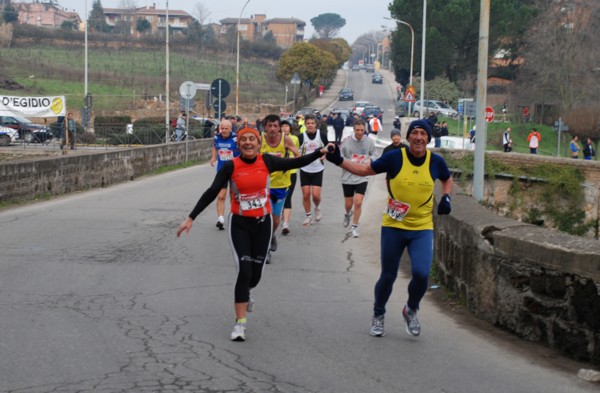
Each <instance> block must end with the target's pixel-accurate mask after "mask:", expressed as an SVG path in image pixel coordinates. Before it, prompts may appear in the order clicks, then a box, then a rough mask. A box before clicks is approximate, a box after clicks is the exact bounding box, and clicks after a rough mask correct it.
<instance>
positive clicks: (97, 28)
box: [88, 0, 110, 33]
mask: <svg viewBox="0 0 600 393" xmlns="http://www.w3.org/2000/svg"><path fill="white" fill-rule="evenodd" d="M88 24H89V27H90V30H91V31H94V32H96V33H108V32H110V26H109V25H108V24H107V23H106V18H105V16H104V7H102V3H101V1H100V0H94V3H92V11H91V12H90V15H89V19H88Z"/></svg>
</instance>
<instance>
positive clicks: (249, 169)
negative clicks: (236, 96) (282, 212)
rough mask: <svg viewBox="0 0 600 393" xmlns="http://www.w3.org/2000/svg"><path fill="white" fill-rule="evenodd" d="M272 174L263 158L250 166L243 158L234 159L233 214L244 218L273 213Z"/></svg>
mask: <svg viewBox="0 0 600 393" xmlns="http://www.w3.org/2000/svg"><path fill="white" fill-rule="evenodd" d="M269 183H270V173H269V170H268V169H267V166H266V165H265V162H264V160H263V157H262V155H261V154H259V155H258V156H257V157H256V161H255V162H253V163H251V164H248V163H246V162H244V161H243V160H242V159H241V157H236V158H234V159H233V174H232V175H231V180H230V184H231V193H232V198H231V213H233V214H237V215H239V216H244V217H257V218H258V217H262V216H266V215H267V214H270V213H271V200H270V198H269V186H270V184H269Z"/></svg>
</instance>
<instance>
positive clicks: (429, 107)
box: [413, 100, 458, 119]
mask: <svg viewBox="0 0 600 393" xmlns="http://www.w3.org/2000/svg"><path fill="white" fill-rule="evenodd" d="M421 108H423V115H425V116H427V115H429V113H430V112H433V113H435V114H436V115H437V116H440V115H441V116H445V117H449V118H451V119H455V118H457V117H458V112H457V111H456V109H454V108H452V107H451V106H449V105H448V104H446V103H445V102H443V101H437V100H425V106H423V104H422V103H421V100H419V101H417V102H415V104H414V105H413V116H415V117H419V113H420V112H421Z"/></svg>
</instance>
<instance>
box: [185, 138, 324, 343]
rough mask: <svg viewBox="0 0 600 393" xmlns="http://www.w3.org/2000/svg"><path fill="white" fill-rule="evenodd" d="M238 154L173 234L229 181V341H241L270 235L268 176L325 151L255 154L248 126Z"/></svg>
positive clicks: (188, 223) (257, 143) (255, 142)
mask: <svg viewBox="0 0 600 393" xmlns="http://www.w3.org/2000/svg"><path fill="white" fill-rule="evenodd" d="M237 138H238V139H237V141H238V147H239V150H240V153H241V155H240V156H239V157H236V158H235V159H233V160H231V161H227V162H226V163H225V164H223V167H222V168H221V170H219V172H217V174H216V176H215V179H214V180H213V183H212V184H211V186H210V187H209V188H208V189H207V190H206V191H205V192H204V193H203V194H202V196H201V197H200V199H199V200H198V203H196V206H195V207H194V209H193V210H192V212H191V213H190V215H189V216H188V217H187V218H186V219H185V220H183V222H182V223H181V225H179V228H178V229H177V237H179V236H180V235H181V233H182V232H184V231H185V233H186V234H188V233H189V231H190V229H191V228H192V223H193V221H194V219H195V218H196V217H197V216H198V215H199V214H200V213H201V212H202V211H203V210H204V209H206V207H207V206H208V205H210V204H211V203H212V202H213V201H214V200H215V198H216V197H217V195H218V193H219V191H220V190H221V189H222V188H223V187H224V186H225V184H226V183H227V182H229V183H230V185H231V193H232V197H231V207H230V213H229V225H228V226H227V228H229V237H230V240H231V241H230V243H231V245H232V250H233V254H234V257H235V261H236V264H237V267H238V276H237V280H236V283H235V316H236V323H235V326H234V329H233V332H232V333H231V339H232V340H234V341H244V340H245V339H246V312H247V311H252V309H253V307H254V301H253V299H252V298H251V297H250V290H251V289H253V288H254V287H256V285H257V284H258V282H259V281H260V278H261V275H262V269H263V267H264V263H265V261H266V258H267V255H268V250H269V247H270V242H271V237H272V231H273V226H272V220H271V201H270V198H269V174H270V173H271V172H275V171H286V170H290V169H294V168H300V167H303V166H305V165H307V164H309V163H311V162H313V161H314V160H316V159H317V158H320V157H322V156H323V155H324V154H325V153H327V147H324V148H322V149H320V150H316V151H315V152H313V153H311V154H308V155H306V156H301V157H298V158H282V157H277V156H275V155H271V154H265V155H262V154H259V151H260V143H261V141H260V134H259V133H258V131H257V130H255V129H253V128H242V129H241V130H239V131H238V132H237Z"/></svg>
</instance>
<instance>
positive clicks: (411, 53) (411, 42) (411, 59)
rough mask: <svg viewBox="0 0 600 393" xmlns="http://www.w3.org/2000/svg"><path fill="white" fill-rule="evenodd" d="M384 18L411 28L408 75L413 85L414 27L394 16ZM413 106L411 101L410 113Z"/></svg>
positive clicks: (410, 83)
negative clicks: (393, 17)
mask: <svg viewBox="0 0 600 393" xmlns="http://www.w3.org/2000/svg"><path fill="white" fill-rule="evenodd" d="M383 19H388V20H394V21H396V22H397V23H401V24H403V25H406V26H408V28H409V29H410V35H411V41H410V76H409V77H408V85H409V86H412V78H413V64H414V60H415V30H414V29H413V27H412V26H411V25H410V24H409V23H406V22H404V21H403V20H398V19H392V18H387V17H384V18H383ZM421 79H423V77H421ZM411 106H412V102H410V103H409V104H408V113H409V114H410V112H411V110H412V108H411ZM421 106H422V105H421ZM421 116H423V114H422V113H421Z"/></svg>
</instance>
